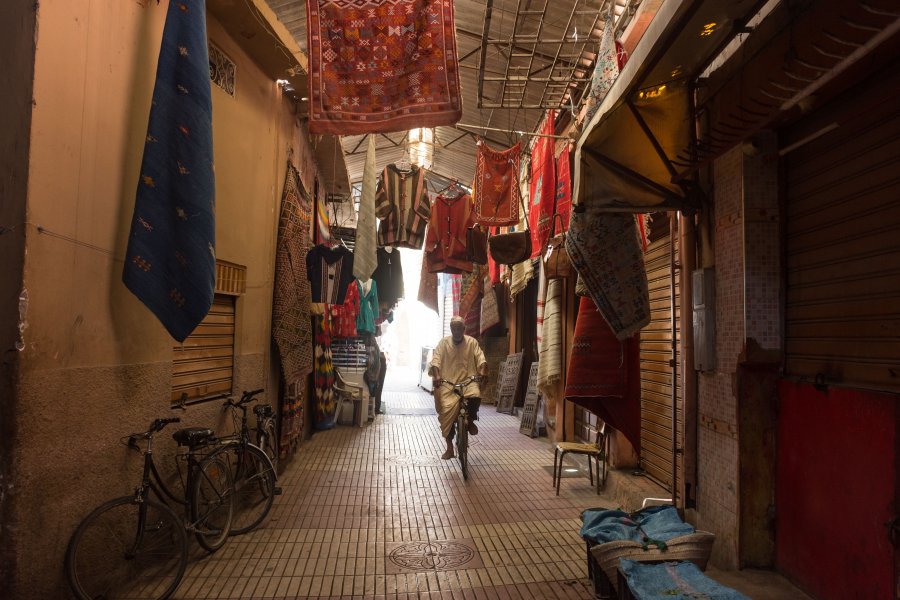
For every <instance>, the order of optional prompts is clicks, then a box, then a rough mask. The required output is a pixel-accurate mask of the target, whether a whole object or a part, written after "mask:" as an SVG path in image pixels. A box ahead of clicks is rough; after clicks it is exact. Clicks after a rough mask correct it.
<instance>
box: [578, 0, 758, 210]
mask: <svg viewBox="0 0 900 600" xmlns="http://www.w3.org/2000/svg"><path fill="white" fill-rule="evenodd" d="M760 4H761V2H760V1H759V0H737V1H733V2H723V1H721V0H667V1H666V2H664V3H663V5H662V7H661V8H660V10H659V12H658V13H657V14H656V16H655V17H654V18H653V21H652V22H651V23H650V26H649V27H648V28H647V31H646V32H645V33H644V35H643V37H642V38H641V41H640V42H639V43H638V45H637V46H636V47H635V49H634V52H633V53H632V55H631V56H630V57H629V60H628V63H627V64H626V65H625V67H624V68H623V69H622V72H621V73H620V74H619V77H618V79H617V80H616V82H615V84H614V85H613V87H612V89H610V91H609V94H607V96H606V98H605V99H604V101H603V103H602V104H601V105H600V108H599V109H598V111H597V113H596V114H595V115H594V118H593V119H592V120H591V122H590V123H589V124H588V125H587V127H586V128H585V132H584V134H583V135H582V136H581V139H580V140H579V142H578V146H577V149H576V153H575V187H574V190H573V200H574V203H575V204H581V203H585V204H590V205H591V206H592V207H598V208H599V207H603V208H604V209H608V210H610V211H626V212H629V211H630V212H649V211H656V210H675V209H684V210H692V209H698V208H699V205H700V193H699V191H698V189H697V188H696V186H695V184H694V183H693V182H692V181H688V180H682V181H679V182H678V183H674V182H673V180H674V179H675V178H676V176H677V174H678V172H679V170H680V169H679V167H678V165H677V164H675V163H673V161H677V160H678V156H679V154H680V155H682V157H683V156H684V155H685V152H688V153H690V151H691V148H692V142H693V126H694V120H693V117H692V115H691V112H692V111H691V88H690V85H689V83H690V82H691V81H694V80H695V78H696V77H697V75H698V74H699V73H701V72H702V70H704V69H705V68H706V66H707V65H708V64H709V61H710V60H711V59H712V58H713V57H715V56H716V55H717V54H718V53H719V51H720V50H721V49H722V47H724V45H725V44H727V43H728V41H729V40H730V39H731V38H732V37H733V35H734V33H735V32H736V31H738V30H739V29H740V27H741V26H742V23H743V22H744V20H745V19H746V17H747V16H748V15H752V14H753V13H754V12H755V11H756V10H757V9H758V7H759V6H760Z"/></svg>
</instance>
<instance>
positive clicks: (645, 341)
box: [640, 213, 684, 491]
mask: <svg viewBox="0 0 900 600" xmlns="http://www.w3.org/2000/svg"><path fill="white" fill-rule="evenodd" d="M650 240H651V241H650V244H649V246H648V248H647V252H646V253H645V254H644V264H645V267H646V270H647V282H648V284H649V288H650V310H651V319H652V320H651V321H650V324H649V325H647V326H646V327H645V328H644V329H642V330H641V334H640V340H641V341H640V345H641V468H642V469H644V471H645V472H646V473H647V475H649V476H650V477H651V478H653V479H655V480H656V481H658V482H659V483H661V484H662V485H663V486H664V487H665V488H666V489H668V490H669V491H672V487H673V481H672V386H673V380H674V385H675V391H676V393H677V402H678V404H679V405H678V422H677V426H676V433H677V435H678V440H677V441H678V447H679V448H680V447H681V444H682V437H681V436H682V432H683V430H684V426H683V421H682V419H683V414H684V410H683V406H682V405H681V403H682V399H681V386H680V385H679V381H678V380H677V379H676V378H675V371H674V369H673V367H672V364H671V360H672V319H673V307H672V298H671V287H670V286H671V284H672V276H673V273H672V269H671V264H670V252H671V250H672V241H671V238H670V235H669V217H668V215H667V214H664V213H663V214H657V215H654V220H653V223H652V225H651V232H650ZM676 252H677V248H676ZM676 256H677V254H676ZM674 275H675V276H676V277H675V280H674V281H675V307H674V318H675V324H676V347H677V346H678V345H679V344H680V339H679V336H680V313H681V311H680V308H679V300H678V298H679V289H678V278H677V264H676V273H675V274H674ZM678 360H680V358H676V364H677V361H678ZM679 463H680V455H679ZM678 468H679V473H681V468H682V467H681V465H680V464H679V466H678ZM679 477H680V475H679Z"/></svg>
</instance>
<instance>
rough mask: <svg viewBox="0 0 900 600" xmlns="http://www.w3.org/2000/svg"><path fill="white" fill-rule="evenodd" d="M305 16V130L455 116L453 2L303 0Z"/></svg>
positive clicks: (380, 126) (418, 123)
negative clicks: (306, 91)
mask: <svg viewBox="0 0 900 600" xmlns="http://www.w3.org/2000/svg"><path fill="white" fill-rule="evenodd" d="M306 14H307V26H306V30H307V41H308V46H307V48H308V49H309V99H310V111H309V112H310V115H309V130H310V133H314V134H316V133H333V134H338V135H354V134H360V133H387V132H391V131H406V130H409V129H415V128H418V127H437V126H440V125H453V124H455V123H456V122H458V121H459V119H460V117H461V116H462V103H461V100H460V92H459V66H458V65H457V49H456V30H455V28H454V17H453V1H452V0H392V1H390V2H384V1H383V0H307V2H306Z"/></svg>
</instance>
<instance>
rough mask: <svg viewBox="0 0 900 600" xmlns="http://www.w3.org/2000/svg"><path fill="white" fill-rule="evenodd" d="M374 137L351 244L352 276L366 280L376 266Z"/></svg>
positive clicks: (367, 152) (368, 156)
mask: <svg viewBox="0 0 900 600" xmlns="http://www.w3.org/2000/svg"><path fill="white" fill-rule="evenodd" d="M377 177H378V173H376V171H375V137H374V136H371V135H370V136H369V146H368V148H367V149H366V163H365V166H364V167H363V180H362V193H360V196H359V217H358V218H357V221H356V244H355V245H354V246H353V276H354V277H356V278H357V279H361V280H362V281H367V280H368V279H370V278H371V277H372V273H374V272H375V267H377V266H378V255H377V254H376V251H375V180H376V179H377Z"/></svg>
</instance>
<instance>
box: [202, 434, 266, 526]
mask: <svg viewBox="0 0 900 600" xmlns="http://www.w3.org/2000/svg"><path fill="white" fill-rule="evenodd" d="M220 455H221V456H224V457H225V459H226V460H227V461H228V464H229V467H230V468H231V474H232V477H233V478H234V488H233V489H234V494H233V495H234V519H233V520H232V522H231V535H240V534H242V533H247V532H248V531H252V530H253V529H256V528H257V527H259V525H260V523H262V522H263V519H265V518H266V515H268V514H269V510H271V508H272V502H273V501H274V500H275V471H274V469H273V468H272V464H271V463H270V462H269V459H268V457H267V456H266V454H265V452H263V451H262V450H260V449H259V448H257V447H256V446H254V445H253V444H240V443H235V444H229V445H227V446H223V447H222V448H221V449H219V450H217V451H216V452H215V454H214V456H220Z"/></svg>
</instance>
